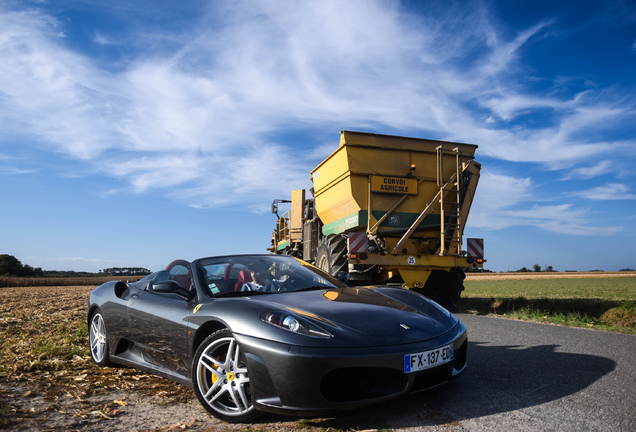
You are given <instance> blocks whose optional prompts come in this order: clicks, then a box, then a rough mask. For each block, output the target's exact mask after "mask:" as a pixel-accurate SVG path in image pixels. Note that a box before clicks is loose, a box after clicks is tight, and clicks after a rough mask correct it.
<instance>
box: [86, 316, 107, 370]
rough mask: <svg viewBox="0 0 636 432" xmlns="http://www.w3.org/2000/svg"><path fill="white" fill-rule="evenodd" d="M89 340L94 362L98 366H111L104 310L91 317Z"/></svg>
mask: <svg viewBox="0 0 636 432" xmlns="http://www.w3.org/2000/svg"><path fill="white" fill-rule="evenodd" d="M88 342H89V345H90V349H91V357H92V359H93V362H94V363H95V364H96V365H98V366H110V365H111V364H112V363H111V362H110V357H109V354H108V337H107V335H106V323H105V322H104V316H103V315H102V311H101V310H99V309H97V310H96V311H95V313H94V314H93V316H92V317H91V320H90V329H89V334H88Z"/></svg>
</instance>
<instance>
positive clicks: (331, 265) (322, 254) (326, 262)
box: [316, 235, 347, 276]
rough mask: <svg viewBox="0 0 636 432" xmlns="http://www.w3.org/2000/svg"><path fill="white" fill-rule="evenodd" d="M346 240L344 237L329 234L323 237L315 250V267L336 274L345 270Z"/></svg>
mask: <svg viewBox="0 0 636 432" xmlns="http://www.w3.org/2000/svg"><path fill="white" fill-rule="evenodd" d="M346 264H347V242H346V240H345V239H344V237H342V236H339V235H330V236H328V237H325V238H324V239H323V240H322V241H321V242H320V244H319V245H318V250H317V252H316V267H318V268H319V269H321V270H323V271H325V272H327V273H329V274H331V275H332V276H336V275H337V274H338V273H339V272H341V271H346V269H345V265H346Z"/></svg>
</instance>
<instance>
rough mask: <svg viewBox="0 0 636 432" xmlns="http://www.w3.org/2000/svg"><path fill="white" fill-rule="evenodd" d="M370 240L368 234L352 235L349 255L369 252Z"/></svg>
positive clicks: (350, 235) (350, 236)
mask: <svg viewBox="0 0 636 432" xmlns="http://www.w3.org/2000/svg"><path fill="white" fill-rule="evenodd" d="M368 250H369V239H368V238H367V233H351V234H349V253H362V252H368Z"/></svg>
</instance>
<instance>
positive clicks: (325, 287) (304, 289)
mask: <svg viewBox="0 0 636 432" xmlns="http://www.w3.org/2000/svg"><path fill="white" fill-rule="evenodd" d="M333 288H338V287H330V286H325V285H314V286H310V287H306V288H301V289H297V290H294V291H290V292H300V291H315V290H322V289H333Z"/></svg>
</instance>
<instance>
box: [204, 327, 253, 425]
mask: <svg viewBox="0 0 636 432" xmlns="http://www.w3.org/2000/svg"><path fill="white" fill-rule="evenodd" d="M196 380H197V383H196V384H197V386H198V387H199V391H200V392H201V395H202V396H203V399H204V400H205V402H206V403H207V404H208V405H209V406H210V407H211V408H212V409H214V410H215V411H217V412H219V413H220V414H223V415H226V416H240V415H245V414H248V413H249V412H251V411H252V410H254V405H253V404H252V401H251V395H250V390H249V383H250V378H249V375H248V373H247V367H246V366H245V364H244V363H243V361H242V360H241V351H240V348H239V346H238V344H237V343H236V340H235V339H234V338H233V337H231V336H230V337H224V338H221V339H217V340H215V341H213V342H212V343H211V344H210V345H208V346H207V347H206V348H205V350H204V351H203V352H202V353H201V356H200V357H199V361H198V362H197V370H196Z"/></svg>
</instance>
